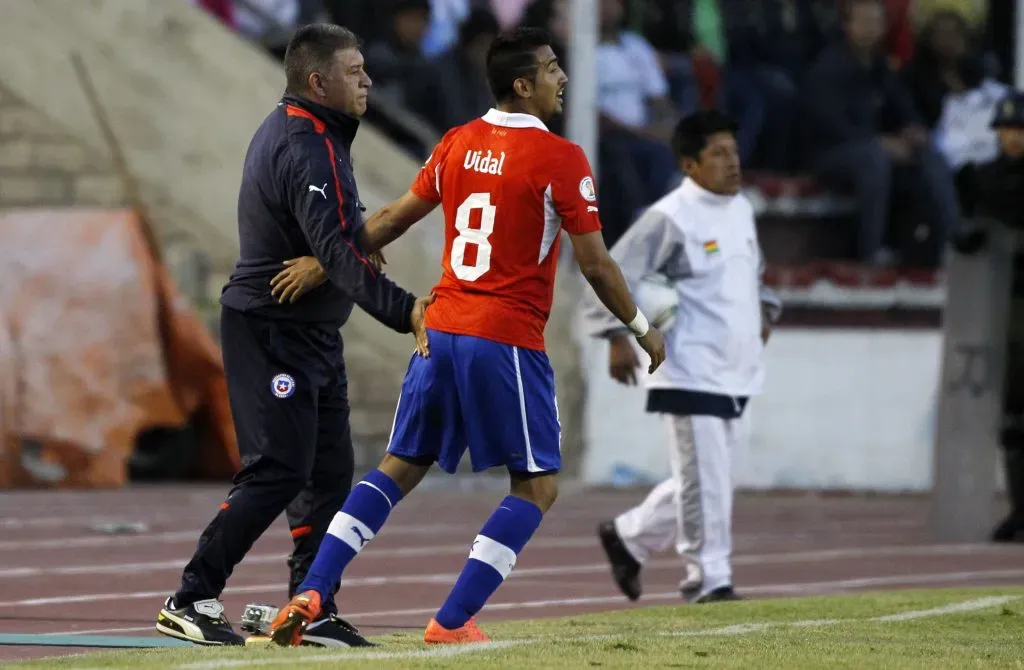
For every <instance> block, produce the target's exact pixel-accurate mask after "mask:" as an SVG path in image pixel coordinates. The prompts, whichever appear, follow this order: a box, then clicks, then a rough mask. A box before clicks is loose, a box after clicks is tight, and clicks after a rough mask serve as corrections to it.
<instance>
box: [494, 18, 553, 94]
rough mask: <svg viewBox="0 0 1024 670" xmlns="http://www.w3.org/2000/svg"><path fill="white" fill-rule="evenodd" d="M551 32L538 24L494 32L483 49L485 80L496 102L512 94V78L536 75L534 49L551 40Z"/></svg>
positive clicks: (533, 76) (532, 78) (513, 81)
mask: <svg viewBox="0 0 1024 670" xmlns="http://www.w3.org/2000/svg"><path fill="white" fill-rule="evenodd" d="M551 42H552V40H551V35H550V34H549V33H548V31H546V30H544V29H542V28H516V29H515V30H513V31H512V32H509V33H504V34H501V35H498V37H497V38H495V40H494V41H493V42H492V43H491V48H490V49H488V51H487V84H488V85H489V86H490V87H491V93H492V94H493V95H494V99H495V100H497V101H498V102H507V101H509V100H511V99H512V98H514V97H515V95H516V92H515V88H513V85H514V84H515V82H516V79H522V78H526V79H530V80H531V81H533V80H534V78H535V77H536V76H537V66H538V63H537V49H539V48H541V47H543V46H549V45H550V44H551Z"/></svg>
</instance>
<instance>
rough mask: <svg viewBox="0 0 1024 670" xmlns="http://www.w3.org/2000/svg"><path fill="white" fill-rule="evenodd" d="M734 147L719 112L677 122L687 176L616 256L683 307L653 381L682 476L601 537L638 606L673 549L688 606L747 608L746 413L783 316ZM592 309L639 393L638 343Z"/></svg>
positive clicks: (613, 356)
mask: <svg viewBox="0 0 1024 670" xmlns="http://www.w3.org/2000/svg"><path fill="white" fill-rule="evenodd" d="M735 134H736V126H735V124H734V122H733V121H732V120H730V119H729V118H728V117H726V116H725V115H724V114H722V113H720V112H717V111H703V112H698V113H696V114H693V115H691V116H689V117H687V118H685V119H683V120H682V121H680V123H679V125H678V126H677V128H676V131H675V135H674V137H673V140H672V144H673V149H674V150H675V153H676V157H677V159H678V160H679V161H680V167H681V168H682V170H683V173H684V174H686V175H687V177H686V178H685V179H684V180H683V183H682V185H680V186H679V187H678V188H676V189H675V190H674V191H672V192H670V193H669V194H668V195H666V196H665V197H663V198H662V199H661V200H659V201H658V202H656V203H654V204H653V205H652V206H651V207H650V208H649V209H648V210H647V211H646V212H644V214H643V215H642V216H641V217H640V218H639V219H638V220H637V221H636V223H634V224H633V226H632V227H631V228H630V229H629V230H628V231H627V232H626V234H625V235H624V236H623V237H622V238H621V239H620V240H619V241H618V242H617V243H616V244H615V246H614V247H613V248H612V250H611V253H612V256H613V258H615V260H616V261H617V262H618V264H619V266H620V267H621V268H622V272H623V274H624V275H625V277H626V280H627V282H629V283H630V285H631V287H635V286H636V285H637V282H639V281H640V280H641V278H643V277H646V276H650V275H655V274H660V275H662V276H664V277H666V278H667V279H668V280H669V281H670V282H672V284H673V285H674V286H675V289H676V291H677V292H678V294H679V306H678V308H677V312H676V318H675V322H674V324H673V326H672V327H671V329H670V330H669V331H668V332H666V333H665V343H666V347H665V348H666V354H667V356H666V359H665V362H664V363H663V364H662V366H661V367H660V368H659V369H658V370H657V371H655V373H654V374H653V375H652V376H651V377H650V378H649V379H648V381H647V388H648V397H647V411H648V412H654V413H658V414H661V415H663V416H664V417H665V425H666V428H667V430H668V436H669V445H670V462H671V468H672V476H671V477H670V478H669V479H667V480H665V481H664V482H662V483H661V484H659V485H658V486H657V487H655V488H654V490H653V491H651V493H650V494H649V495H648V496H647V498H646V499H645V500H644V501H643V502H642V503H641V504H640V505H638V506H637V507H634V508H633V509H630V510H628V511H626V512H624V513H622V514H621V515H619V516H618V517H617V518H616V519H615V520H614V521H607V522H604V523H602V524H601V525H600V527H599V528H598V533H599V535H600V538H601V542H602V545H603V546H604V549H605V552H606V553H607V555H608V559H609V561H610V562H611V565H612V574H613V576H614V578H615V581H616V583H617V584H618V585H619V587H620V588H621V589H622V591H623V593H625V594H626V596H627V597H629V598H630V599H631V600H636V599H637V598H639V597H640V591H641V589H640V580H639V576H640V569H641V566H642V565H643V563H644V562H645V561H646V560H647V558H648V556H649V555H650V553H651V552H654V551H662V550H664V549H667V548H668V547H669V546H671V545H673V544H674V545H675V548H676V550H677V551H678V552H679V554H680V555H681V556H682V557H683V558H684V562H685V568H686V572H685V577H684V579H683V580H682V582H681V583H680V590H681V592H682V595H683V597H684V599H686V600H687V601H690V602H698V603H703V602H715V601H723V600H736V599H738V596H737V595H736V593H735V591H733V587H732V567H731V563H730V558H731V553H732V540H731V518H732V499H733V485H732V468H731V461H732V456H733V452H734V451H735V450H736V449H737V448H738V447H740V446H741V445H744V444H746V443H747V441H748V440H749V430H748V424H747V415H746V414H745V413H744V409H745V408H746V406H747V402H748V400H749V399H750V398H751V397H752V396H755V395H758V394H759V393H760V392H761V385H762V381H763V378H764V370H763V366H762V348H763V345H764V343H765V342H766V341H767V339H768V334H769V330H770V325H771V324H772V323H774V322H775V321H776V320H777V319H778V317H779V315H780V313H781V304H780V302H779V300H778V298H777V297H776V296H775V295H774V294H773V293H771V292H770V291H768V290H766V289H764V288H763V286H762V284H761V273H762V271H763V258H762V255H761V249H760V245H759V244H758V240H757V230H756V228H755V225H754V211H753V208H752V207H751V205H750V203H749V202H748V201H747V199H746V198H745V197H744V196H742V195H740V193H739V191H740V187H741V183H742V182H741V174H740V162H739V156H738V153H737V147H736V139H735ZM584 310H585V312H584V313H585V322H586V324H587V331H588V333H589V334H590V335H593V336H597V337H604V338H607V339H609V340H610V369H611V374H612V376H613V377H614V378H615V379H617V380H618V381H620V382H623V383H626V384H630V383H635V381H636V377H635V371H636V368H637V367H638V365H639V363H640V362H639V360H638V358H637V353H636V351H635V350H634V349H633V347H632V345H631V343H630V342H629V338H628V332H626V333H624V332H622V330H621V327H622V326H621V324H620V323H618V321H617V320H616V319H615V317H613V316H612V315H611V314H610V313H609V312H608V311H607V310H606V309H605V308H604V307H603V306H601V304H600V303H599V301H597V299H596V297H595V296H593V295H592V292H588V294H587V295H586V296H585V297H584Z"/></svg>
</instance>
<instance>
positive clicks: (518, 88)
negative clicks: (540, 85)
mask: <svg viewBox="0 0 1024 670" xmlns="http://www.w3.org/2000/svg"><path fill="white" fill-rule="evenodd" d="M512 90H513V91H515V92H516V95H517V96H519V97H520V98H532V97H533V82H531V81H530V80H529V79H527V78H526V77H520V78H519V79H516V80H515V81H514V82H512Z"/></svg>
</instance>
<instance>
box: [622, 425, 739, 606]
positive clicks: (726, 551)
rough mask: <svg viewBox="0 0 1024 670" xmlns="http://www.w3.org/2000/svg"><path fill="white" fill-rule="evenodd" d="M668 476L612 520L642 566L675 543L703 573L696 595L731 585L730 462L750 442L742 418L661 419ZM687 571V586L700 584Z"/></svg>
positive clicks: (731, 483) (691, 563)
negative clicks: (665, 431) (665, 433)
mask: <svg viewBox="0 0 1024 670" xmlns="http://www.w3.org/2000/svg"><path fill="white" fill-rule="evenodd" d="M662 416H663V417H664V421H665V425H666V427H667V429H668V431H669V442H668V443H669V458H670V464H671V469H672V476H671V477H670V478H669V479H666V480H665V481H663V482H662V483H660V484H658V485H657V486H656V487H654V490H652V491H651V492H650V493H649V494H648V495H647V498H646V499H644V501H643V502H642V503H640V504H639V505H638V506H636V507H634V508H633V509H631V510H628V511H627V512H624V513H623V514H620V515H619V516H618V517H617V518H616V519H615V528H616V531H618V534H619V537H621V538H622V540H623V542H624V543H625V545H626V548H627V549H628V550H629V552H630V553H631V554H633V557H634V558H636V560H637V561H639V562H640V563H641V564H642V563H644V562H645V561H646V560H647V558H648V556H650V554H651V552H654V551H664V550H665V549H667V548H668V547H669V546H671V545H672V544H673V543H675V547H676V551H677V552H679V554H680V555H681V556H683V557H684V558H685V559H687V561H688V563H689V565H691V566H699V567H700V568H701V571H702V573H703V576H702V582H701V588H700V595H703V594H705V593H708V592H710V591H713V590H714V589H716V588H719V587H722V586H731V585H732V565H731V563H730V559H731V555H732V498H733V482H732V457H733V452H734V451H735V450H736V449H737V448H742V447H744V446H745V443H746V441H747V440H748V439H749V432H748V431H749V428H748V422H747V419H746V413H744V415H742V416H741V417H740V418H737V419H720V418H718V417H714V416H675V415H670V414H663V415H662ZM694 572H695V571H693V570H690V571H688V577H687V581H690V580H692V579H693V578H694V577H697V578H698V579H700V576H699V575H695V574H694Z"/></svg>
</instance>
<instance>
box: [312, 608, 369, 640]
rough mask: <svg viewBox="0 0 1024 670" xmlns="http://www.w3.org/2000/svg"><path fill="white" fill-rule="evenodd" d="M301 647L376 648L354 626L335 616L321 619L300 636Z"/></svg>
mask: <svg viewBox="0 0 1024 670" xmlns="http://www.w3.org/2000/svg"><path fill="white" fill-rule="evenodd" d="M302 646H304V647H305V646H310V647H376V646H377V645H375V644H374V643H373V642H370V641H369V640H367V639H366V638H365V637H363V636H362V634H361V633H360V632H359V629H357V628H356V627H355V626H353V625H352V624H350V623H349V622H347V621H345V620H344V619H342V618H341V617H340V616H338V615H336V614H331V615H328V616H325V617H321V618H319V619H317V620H315V621H313V622H311V623H310V624H309V625H308V626H306V631H305V632H304V633H303V634H302Z"/></svg>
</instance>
